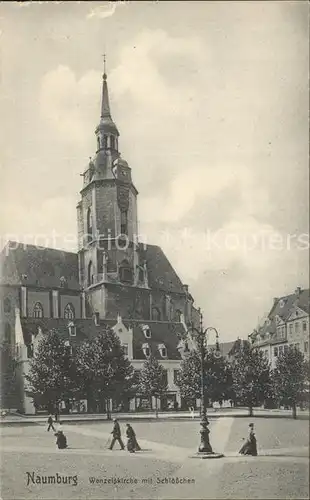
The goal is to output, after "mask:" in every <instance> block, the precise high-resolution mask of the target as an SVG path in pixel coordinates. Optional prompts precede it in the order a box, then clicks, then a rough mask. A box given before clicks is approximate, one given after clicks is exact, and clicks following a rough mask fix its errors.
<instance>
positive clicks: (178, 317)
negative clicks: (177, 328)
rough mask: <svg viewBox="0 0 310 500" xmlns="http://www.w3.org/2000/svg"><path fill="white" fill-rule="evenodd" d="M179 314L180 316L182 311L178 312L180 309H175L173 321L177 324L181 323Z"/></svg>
mask: <svg viewBox="0 0 310 500" xmlns="http://www.w3.org/2000/svg"><path fill="white" fill-rule="evenodd" d="M181 314H182V311H180V309H177V310H176V311H175V321H177V322H178V323H180V322H181Z"/></svg>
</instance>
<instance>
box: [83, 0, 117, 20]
mask: <svg viewBox="0 0 310 500" xmlns="http://www.w3.org/2000/svg"><path fill="white" fill-rule="evenodd" d="M123 4H124V2H107V3H106V4H104V5H99V6H98V7H95V8H94V9H91V10H90V11H89V13H88V14H87V16H86V18H87V19H93V18H96V19H105V18H107V17H111V16H113V14H114V13H115V11H116V9H117V7H119V6H120V5H123Z"/></svg>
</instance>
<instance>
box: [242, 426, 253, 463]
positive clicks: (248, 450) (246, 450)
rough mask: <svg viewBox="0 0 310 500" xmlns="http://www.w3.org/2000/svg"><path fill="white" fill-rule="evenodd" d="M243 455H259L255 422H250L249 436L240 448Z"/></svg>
mask: <svg viewBox="0 0 310 500" xmlns="http://www.w3.org/2000/svg"><path fill="white" fill-rule="evenodd" d="M239 453H240V454H241V455H252V456H253V457H256V456H257V441H256V437H255V432H254V424H249V436H248V438H247V440H246V442H245V443H244V445H243V446H242V448H241V449H240V450H239Z"/></svg>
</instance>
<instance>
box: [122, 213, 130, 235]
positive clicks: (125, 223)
mask: <svg viewBox="0 0 310 500" xmlns="http://www.w3.org/2000/svg"><path fill="white" fill-rule="evenodd" d="M121 234H128V213H127V210H124V211H122V212H121Z"/></svg>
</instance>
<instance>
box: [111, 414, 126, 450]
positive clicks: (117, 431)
mask: <svg viewBox="0 0 310 500" xmlns="http://www.w3.org/2000/svg"><path fill="white" fill-rule="evenodd" d="M113 422H114V425H113V430H112V432H111V434H112V436H113V439H112V442H111V445H110V448H109V450H113V446H114V444H115V441H118V442H119V445H120V447H121V449H122V450H124V449H125V447H124V443H123V441H122V437H121V428H120V426H119V423H118V420H117V419H116V418H114V419H113Z"/></svg>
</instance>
